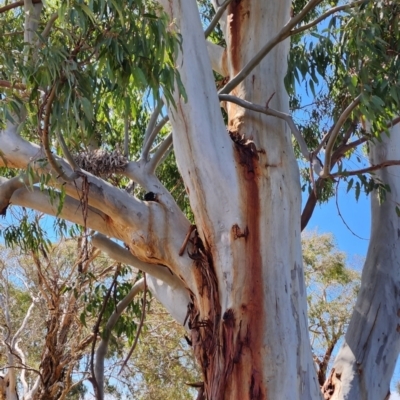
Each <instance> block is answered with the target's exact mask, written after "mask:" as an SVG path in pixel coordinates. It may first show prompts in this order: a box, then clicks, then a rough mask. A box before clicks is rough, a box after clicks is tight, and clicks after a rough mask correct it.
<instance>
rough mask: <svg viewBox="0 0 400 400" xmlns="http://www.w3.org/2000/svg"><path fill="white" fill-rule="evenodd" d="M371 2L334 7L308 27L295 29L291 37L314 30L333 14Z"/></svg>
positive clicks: (366, 0)
mask: <svg viewBox="0 0 400 400" xmlns="http://www.w3.org/2000/svg"><path fill="white" fill-rule="evenodd" d="M369 1H370V0H360V1H354V2H353V3H350V4H345V5H342V6H337V7H333V8H331V9H330V10H328V11H326V12H325V13H324V14H322V15H320V16H319V17H318V18H316V19H315V20H314V21H311V22H309V23H308V24H306V25H303V26H300V27H299V28H297V29H293V30H292V31H291V32H290V35H291V36H293V35H296V34H297V33H301V32H304V31H306V30H307V29H310V28H312V27H313V26H315V25H317V24H319V23H320V22H321V21H323V20H324V19H326V18H328V17H329V16H330V15H332V14H334V13H337V12H339V11H343V10H346V9H348V8H354V7H356V6H358V5H361V4H363V3H368V2H369Z"/></svg>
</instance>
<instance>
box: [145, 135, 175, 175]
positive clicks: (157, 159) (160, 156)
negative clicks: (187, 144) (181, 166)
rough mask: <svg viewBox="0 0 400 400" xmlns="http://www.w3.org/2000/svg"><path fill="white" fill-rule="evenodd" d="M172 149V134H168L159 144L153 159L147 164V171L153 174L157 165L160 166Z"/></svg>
mask: <svg viewBox="0 0 400 400" xmlns="http://www.w3.org/2000/svg"><path fill="white" fill-rule="evenodd" d="M171 149H172V133H170V134H169V135H168V136H167V137H166V138H165V139H164V141H163V142H162V143H161V145H160V147H159V148H158V149H157V151H156V152H155V153H154V155H153V157H152V158H151V160H150V162H149V169H150V171H151V172H154V171H155V170H156V168H157V166H158V165H159V164H161V163H162V162H163V161H164V160H165V158H166V157H167V156H168V154H169V152H170V150H171Z"/></svg>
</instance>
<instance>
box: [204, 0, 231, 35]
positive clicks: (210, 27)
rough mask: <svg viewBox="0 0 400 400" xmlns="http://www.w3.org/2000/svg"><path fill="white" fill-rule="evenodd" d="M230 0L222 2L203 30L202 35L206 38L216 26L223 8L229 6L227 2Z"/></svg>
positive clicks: (223, 10)
mask: <svg viewBox="0 0 400 400" xmlns="http://www.w3.org/2000/svg"><path fill="white" fill-rule="evenodd" d="M231 2H232V0H226V1H225V2H224V3H222V5H221V7H219V8H218V9H217V10H216V12H215V15H214V18H213V19H212V21H211V22H210V25H208V27H207V29H206V30H205V31H204V36H205V37H206V38H207V37H208V36H210V34H211V32H212V31H213V30H214V28H215V27H216V26H217V24H218V22H219V20H220V19H221V17H222V15H223V14H224V12H225V10H226V9H227V7H228V6H229V4H230V3H231Z"/></svg>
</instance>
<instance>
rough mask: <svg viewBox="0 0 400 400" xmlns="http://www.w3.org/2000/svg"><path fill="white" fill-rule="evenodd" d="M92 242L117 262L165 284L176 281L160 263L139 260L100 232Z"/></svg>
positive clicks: (173, 283)
mask: <svg viewBox="0 0 400 400" xmlns="http://www.w3.org/2000/svg"><path fill="white" fill-rule="evenodd" d="M92 244H93V246H95V247H97V248H98V249H100V250H101V251H103V252H104V253H105V254H107V255H108V256H109V257H110V258H112V259H113V260H115V261H117V262H120V263H123V264H127V265H131V266H132V267H134V268H137V269H140V270H141V271H143V272H146V273H148V274H149V275H152V276H154V277H155V278H157V279H160V280H162V281H163V282H165V283H166V284H167V285H170V286H176V285H177V282H178V281H177V278H176V276H175V275H173V274H171V272H170V270H169V269H168V268H166V267H165V266H162V265H158V264H149V263H146V262H144V261H141V260H139V259H138V258H137V257H135V256H134V255H133V254H132V253H131V252H130V251H129V250H126V249H124V248H123V247H122V246H120V245H119V244H118V243H116V242H114V241H112V240H111V239H108V238H107V237H106V236H104V235H102V234H100V233H96V234H95V235H94V236H93V237H92Z"/></svg>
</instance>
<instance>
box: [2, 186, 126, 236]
mask: <svg viewBox="0 0 400 400" xmlns="http://www.w3.org/2000/svg"><path fill="white" fill-rule="evenodd" d="M56 197H57V196H56ZM59 202H60V199H59V198H55V199H51V198H50V196H49V195H48V194H47V193H46V192H42V191H40V189H39V188H36V187H35V188H33V189H32V190H30V189H27V188H20V189H17V190H16V191H15V192H14V193H13V195H12V196H11V199H10V204H12V205H15V206H21V207H27V208H32V209H34V210H37V211H39V212H43V213H45V214H48V215H52V216H59V217H61V218H64V219H66V220H68V221H71V222H73V223H75V224H79V225H82V226H83V216H82V211H81V209H80V207H81V204H80V202H79V201H78V200H75V199H73V198H71V197H69V196H66V198H65V199H64V202H63V207H62V209H61V212H60V213H59V214H57V212H58V208H59ZM87 225H88V227H89V228H90V229H93V230H96V231H98V232H102V233H103V234H105V235H109V236H112V237H115V238H118V237H119V236H120V235H119V234H118V230H116V229H114V227H113V226H112V223H111V221H110V218H109V217H108V216H107V215H106V214H104V213H102V212H101V211H99V210H96V209H94V208H92V207H90V206H89V207H88V215H87Z"/></svg>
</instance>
